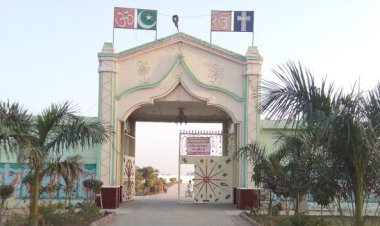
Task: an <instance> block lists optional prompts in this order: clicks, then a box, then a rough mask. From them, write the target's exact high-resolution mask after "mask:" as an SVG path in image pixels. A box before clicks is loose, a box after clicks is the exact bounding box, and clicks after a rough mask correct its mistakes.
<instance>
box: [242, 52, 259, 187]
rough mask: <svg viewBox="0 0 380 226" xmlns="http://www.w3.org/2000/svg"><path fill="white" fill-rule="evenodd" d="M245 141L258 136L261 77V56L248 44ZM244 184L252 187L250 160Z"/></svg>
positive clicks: (252, 140)
mask: <svg viewBox="0 0 380 226" xmlns="http://www.w3.org/2000/svg"><path fill="white" fill-rule="evenodd" d="M245 57H246V71H245V75H246V82H247V87H246V128H247V130H246V139H247V140H246V143H247V144H250V143H254V142H256V141H257V137H258V123H259V120H260V114H258V112H257V110H258V94H259V85H260V79H261V64H262V61H263V58H262V57H261V55H260V53H259V51H258V49H257V47H255V46H250V47H249V48H248V50H247V53H246V56H245ZM246 173H247V175H246V178H247V180H246V185H247V187H249V188H252V187H254V183H253V181H252V180H251V178H252V174H253V166H252V165H251V163H250V161H247V169H246Z"/></svg>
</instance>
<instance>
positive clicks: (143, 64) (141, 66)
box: [137, 60, 151, 85]
mask: <svg viewBox="0 0 380 226" xmlns="http://www.w3.org/2000/svg"><path fill="white" fill-rule="evenodd" d="M137 67H138V69H137V73H138V74H139V76H140V77H141V79H140V81H139V83H140V85H142V84H148V83H150V80H151V78H148V77H147V75H148V74H149V71H150V67H149V66H148V62H147V61H142V60H140V61H138V62H137Z"/></svg>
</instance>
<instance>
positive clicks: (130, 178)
mask: <svg viewBox="0 0 380 226" xmlns="http://www.w3.org/2000/svg"><path fill="white" fill-rule="evenodd" d="M98 57H99V70H98V71H99V119H100V120H101V122H102V124H103V125H105V126H107V127H108V126H111V127H112V128H114V130H115V133H114V134H112V135H111V138H110V139H109V141H108V142H106V143H103V144H102V145H101V147H100V148H99V153H98V159H97V164H96V166H97V169H96V172H97V177H98V178H99V179H100V180H102V181H103V184H104V186H108V187H110V188H112V189H115V190H116V192H115V197H112V198H113V199H115V200H118V199H119V200H120V199H123V200H128V199H130V198H132V197H133V195H134V168H135V166H134V161H135V160H134V158H135V126H136V122H137V121H152V122H175V121H176V117H177V115H178V113H179V111H183V112H184V113H185V114H186V116H187V121H188V122H198V123H212V122H217V123H221V124H222V125H223V131H222V132H221V133H223V135H215V136H222V137H224V138H223V139H221V140H223V142H222V149H221V150H223V151H222V155H220V156H218V155H215V156H214V155H212V153H210V155H204V156H198V155H194V154H195V152H193V153H192V155H188V154H186V153H184V155H182V154H180V156H183V157H182V158H181V161H180V163H181V164H183V163H184V162H182V161H184V160H183V159H185V160H186V161H188V162H192V163H194V164H195V166H196V167H197V168H196V173H197V174H196V178H195V179H196V181H198V182H197V184H198V183H199V185H196V186H195V189H199V192H198V193H195V196H194V200H195V199H197V200H195V201H196V202H229V200H230V198H231V195H230V190H231V186H237V187H252V186H253V184H252V183H251V180H249V179H248V178H250V176H251V173H252V172H250V169H251V168H252V167H250V166H249V162H248V161H247V159H245V158H241V159H238V160H233V159H231V157H230V154H231V153H229V151H234V150H233V149H235V150H236V147H241V146H244V145H246V144H248V143H251V142H254V141H256V140H257V134H258V129H257V128H258V123H257V121H258V114H257V99H256V98H255V96H257V94H256V92H257V90H258V84H259V81H260V76H261V62H262V57H261V56H260V54H259V52H258V50H257V48H256V47H253V46H250V47H248V50H247V52H246V54H245V55H240V54H237V53H233V52H231V51H229V50H226V49H223V48H221V47H218V46H215V45H212V44H209V43H207V42H205V41H202V40H200V39H197V38H194V37H192V36H189V35H186V34H183V33H177V34H174V35H171V36H168V37H165V38H162V39H159V40H157V41H154V42H151V43H147V44H145V45H142V46H137V47H134V48H132V49H129V50H126V51H123V52H119V53H115V51H114V47H113V44H112V43H105V44H104V46H103V48H102V51H101V52H100V53H99V54H98ZM226 134H233V137H234V140H233V141H234V146H233V147H231V149H228V148H229V147H227V146H228V145H230V142H227V141H228V139H229V138H228V139H227V138H225V136H227V137H229V136H230V135H226ZM183 135H184V136H187V135H185V133H184V134H183ZM196 135H197V136H198V135H200V134H196ZM202 136H203V135H202ZM202 139H203V138H202ZM226 145H227V146H226ZM227 150H228V152H227ZM163 154H165V153H163ZM206 168H207V173H205V171H206ZM222 169H223V170H224V171H223V172H220V173H218V174H217V175H213V174H214V172H219V171H221V170H222ZM211 170H212V171H211ZM202 172H203V173H202ZM210 172H211V173H212V174H210ZM223 175H226V176H223ZM219 176H221V177H220V178H219ZM214 177H215V178H216V177H218V178H219V179H218V180H220V182H219V183H217V182H216V180H211V179H213V178H214ZM224 178H226V181H222V179H223V180H224ZM222 183H223V184H222ZM202 185H203V187H202ZM206 185H207V186H206ZM216 185H217V186H216ZM120 186H123V188H122V189H123V190H122V191H120ZM206 188H207V192H206ZM196 192H197V191H196ZM118 194H123V196H122V197H121V195H119V196H120V197H118ZM229 195H230V196H229Z"/></svg>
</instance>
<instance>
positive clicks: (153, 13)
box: [137, 9, 157, 30]
mask: <svg viewBox="0 0 380 226" xmlns="http://www.w3.org/2000/svg"><path fill="white" fill-rule="evenodd" d="M156 28H157V10H149V9H137V29H144V30H156Z"/></svg>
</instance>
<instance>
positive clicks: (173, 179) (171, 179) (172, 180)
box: [169, 177, 177, 183]
mask: <svg viewBox="0 0 380 226" xmlns="http://www.w3.org/2000/svg"><path fill="white" fill-rule="evenodd" d="M169 181H170V182H173V183H174V182H176V181H177V178H176V177H172V178H170V179H169Z"/></svg>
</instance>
